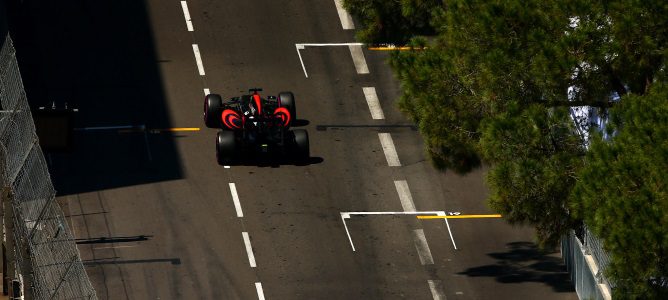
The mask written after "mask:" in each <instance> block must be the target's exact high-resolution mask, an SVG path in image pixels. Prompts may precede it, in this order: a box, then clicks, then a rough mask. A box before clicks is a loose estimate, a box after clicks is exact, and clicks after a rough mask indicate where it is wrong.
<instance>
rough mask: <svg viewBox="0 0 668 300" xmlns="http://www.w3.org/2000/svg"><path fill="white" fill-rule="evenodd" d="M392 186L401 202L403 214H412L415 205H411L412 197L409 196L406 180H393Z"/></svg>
mask: <svg viewBox="0 0 668 300" xmlns="http://www.w3.org/2000/svg"><path fill="white" fill-rule="evenodd" d="M394 186H395V187H396V188H397V194H399V200H401V207H403V209H404V211H405V212H414V211H417V210H416V209H415V204H414V203H413V196H411V191H410V190H409V189H408V183H407V182H406V180H395V181H394Z"/></svg>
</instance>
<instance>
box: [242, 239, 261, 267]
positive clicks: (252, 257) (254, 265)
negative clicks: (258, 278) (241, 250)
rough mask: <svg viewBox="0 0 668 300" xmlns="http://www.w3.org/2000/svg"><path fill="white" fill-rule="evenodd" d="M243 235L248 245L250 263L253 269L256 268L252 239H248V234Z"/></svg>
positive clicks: (247, 251)
mask: <svg viewBox="0 0 668 300" xmlns="http://www.w3.org/2000/svg"><path fill="white" fill-rule="evenodd" d="M241 235H243V237H244V244H245V245H246V254H248V263H250V266H251V268H255V267H256V266H257V265H256V264H255V255H253V246H251V242H250V237H248V232H245V231H244V232H242V233H241Z"/></svg>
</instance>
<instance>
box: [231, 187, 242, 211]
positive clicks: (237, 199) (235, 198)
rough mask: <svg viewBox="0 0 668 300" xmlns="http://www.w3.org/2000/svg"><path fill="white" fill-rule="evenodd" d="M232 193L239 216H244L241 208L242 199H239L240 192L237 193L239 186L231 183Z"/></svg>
mask: <svg viewBox="0 0 668 300" xmlns="http://www.w3.org/2000/svg"><path fill="white" fill-rule="evenodd" d="M230 193H232V201H233V202H234V209H236V211H237V217H239V218H242V217H243V216H244V212H243V211H242V210H241V201H239V194H237V186H236V185H235V184H234V183H230Z"/></svg>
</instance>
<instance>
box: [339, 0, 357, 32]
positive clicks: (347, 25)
mask: <svg viewBox="0 0 668 300" xmlns="http://www.w3.org/2000/svg"><path fill="white" fill-rule="evenodd" d="M334 5H336V12H338V13H339V19H340V20H341V27H343V29H346V30H348V29H355V23H353V17H352V16H350V14H349V13H348V11H347V10H346V9H345V8H343V3H342V1H341V0H334Z"/></svg>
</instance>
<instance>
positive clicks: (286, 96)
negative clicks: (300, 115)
mask: <svg viewBox="0 0 668 300" xmlns="http://www.w3.org/2000/svg"><path fill="white" fill-rule="evenodd" d="M278 103H279V105H280V106H282V107H285V108H287V109H288V111H289V112H290V120H291V121H290V123H292V122H293V121H294V120H297V104H296V103H295V95H294V94H292V92H280V93H279V94H278Z"/></svg>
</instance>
